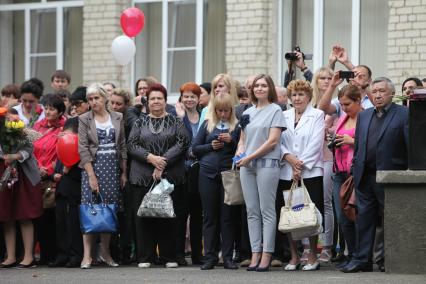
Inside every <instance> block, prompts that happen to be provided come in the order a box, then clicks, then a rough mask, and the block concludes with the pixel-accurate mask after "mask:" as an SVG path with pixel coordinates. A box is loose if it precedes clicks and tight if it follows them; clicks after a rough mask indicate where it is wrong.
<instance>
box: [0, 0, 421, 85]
mask: <svg viewBox="0 0 426 284" xmlns="http://www.w3.org/2000/svg"><path fill="white" fill-rule="evenodd" d="M131 6H136V7H138V8H140V9H141V10H142V11H144V13H145V27H144V29H143V31H142V32H141V33H140V34H139V35H138V36H137V37H136V38H135V39H134V40H135V44H136V55H135V57H134V60H133V61H132V63H130V64H129V65H128V66H125V67H121V66H119V65H117V64H116V63H115V61H114V59H113V58H112V54H111V43H112V41H113V39H114V38H115V37H117V36H119V35H121V34H122V31H121V27H120V15H121V13H122V11H123V10H124V9H125V8H127V7H131ZM424 27H426V0H375V1H371V0H370V1H369V0H133V1H132V0H70V1H48V0H32V1H31V0H16V1H14V0H0V62H1V66H0V85H1V86H3V85H5V84H7V83H11V82H14V83H21V82H22V81H24V80H25V79H28V78H30V77H34V76H36V77H39V78H41V79H42V80H43V81H44V82H45V85H47V86H48V85H50V75H51V74H52V73H53V71H54V70H56V69H65V70H66V71H68V72H69V73H70V74H71V77H72V81H71V89H73V88H74V87H76V86H78V85H81V84H88V83H91V82H95V81H96V82H113V83H115V84H116V85H118V86H123V87H126V88H129V89H131V90H133V84H134V82H135V81H136V80H137V79H138V78H140V77H145V76H148V75H152V76H154V77H156V78H158V79H159V80H160V81H161V82H162V83H163V84H165V85H166V86H167V88H168V89H169V90H170V91H171V92H172V93H177V92H178V89H179V86H180V85H181V84H182V83H184V82H187V81H196V82H198V83H201V82H205V81H211V79H212V78H213V76H214V75H215V74H217V73H223V72H228V73H230V74H232V75H233V76H234V78H235V79H237V80H240V81H243V80H244V79H245V78H246V77H247V76H248V75H250V74H256V73H267V74H270V75H272V77H273V78H274V80H275V81H276V83H277V84H282V83H283V76H284V72H285V71H286V68H287V64H286V62H285V60H284V54H285V52H288V51H290V50H291V49H292V48H293V47H294V46H296V45H297V46H300V48H301V49H302V51H303V52H304V53H307V54H312V55H313V58H312V60H309V61H307V65H308V66H309V67H310V68H311V69H312V70H315V69H317V68H319V67H321V66H322V65H324V64H327V62H328V56H329V53H330V51H331V47H332V46H333V45H334V44H337V43H338V44H341V45H342V46H344V47H345V48H346V49H347V51H348V53H349V57H350V59H351V60H352V62H353V63H354V64H366V65H368V66H370V67H371V69H372V71H373V77H376V76H389V77H390V78H391V79H392V80H394V81H395V83H396V84H397V85H400V83H401V82H402V81H403V80H404V79H405V78H407V77H409V76H417V77H420V78H423V77H426V70H425V69H423V67H426V52H425V51H426V39H425V35H426V32H425V31H424ZM337 68H338V69H340V68H343V66H340V65H338V66H337Z"/></svg>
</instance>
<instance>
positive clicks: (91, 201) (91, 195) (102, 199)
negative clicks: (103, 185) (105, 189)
mask: <svg viewBox="0 0 426 284" xmlns="http://www.w3.org/2000/svg"><path fill="white" fill-rule="evenodd" d="M98 195H99V198H100V199H101V204H105V202H104V198H103V197H102V193H101V191H100V190H99V191H98ZM89 205H90V206H92V205H93V192H92V194H90V203H89Z"/></svg>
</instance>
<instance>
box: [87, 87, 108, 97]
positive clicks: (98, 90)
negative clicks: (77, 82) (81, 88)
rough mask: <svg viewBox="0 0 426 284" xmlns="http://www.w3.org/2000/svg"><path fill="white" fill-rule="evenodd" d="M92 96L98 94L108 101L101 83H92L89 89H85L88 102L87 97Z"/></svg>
mask: <svg viewBox="0 0 426 284" xmlns="http://www.w3.org/2000/svg"><path fill="white" fill-rule="evenodd" d="M92 94H99V95H100V96H102V97H103V98H104V99H105V100H106V101H108V95H107V92H106V90H105V88H104V86H103V84H101V83H93V84H91V85H90V86H89V87H87V90H86V99H87V100H89V96H90V95H92Z"/></svg>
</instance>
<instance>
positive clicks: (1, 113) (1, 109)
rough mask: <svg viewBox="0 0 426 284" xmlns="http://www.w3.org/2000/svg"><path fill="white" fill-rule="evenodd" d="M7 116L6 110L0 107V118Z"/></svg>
mask: <svg viewBox="0 0 426 284" xmlns="http://www.w3.org/2000/svg"><path fill="white" fill-rule="evenodd" d="M6 114H7V108H5V107H0V117H3V116H6Z"/></svg>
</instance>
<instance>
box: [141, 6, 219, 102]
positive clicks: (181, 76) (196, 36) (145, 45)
mask: <svg viewBox="0 0 426 284" xmlns="http://www.w3.org/2000/svg"><path fill="white" fill-rule="evenodd" d="M134 2H135V6H136V7H138V8H139V9H141V10H142V11H143V12H144V14H145V27H144V29H143V31H142V33H141V34H140V35H138V36H137V37H136V39H135V43H136V57H135V64H134V66H135V69H134V79H133V82H135V81H136V80H137V79H139V78H142V77H146V76H149V75H151V76H154V77H156V78H157V79H158V80H160V81H161V82H162V83H163V84H164V85H165V86H166V87H167V89H168V90H169V92H170V93H174V94H176V93H178V92H179V87H180V86H181V85H182V84H183V83H185V82H188V81H194V82H197V83H201V82H204V81H211V79H212V78H213V76H214V75H216V74H217V73H221V72H224V71H226V70H225V15H226V13H225V8H226V2H225V0H204V1H199V0H172V1H166V0H158V1H152V0H148V1H146V0H135V1H134ZM163 13H167V17H165V18H163ZM172 99H173V98H172ZM175 99H176V98H175Z"/></svg>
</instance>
